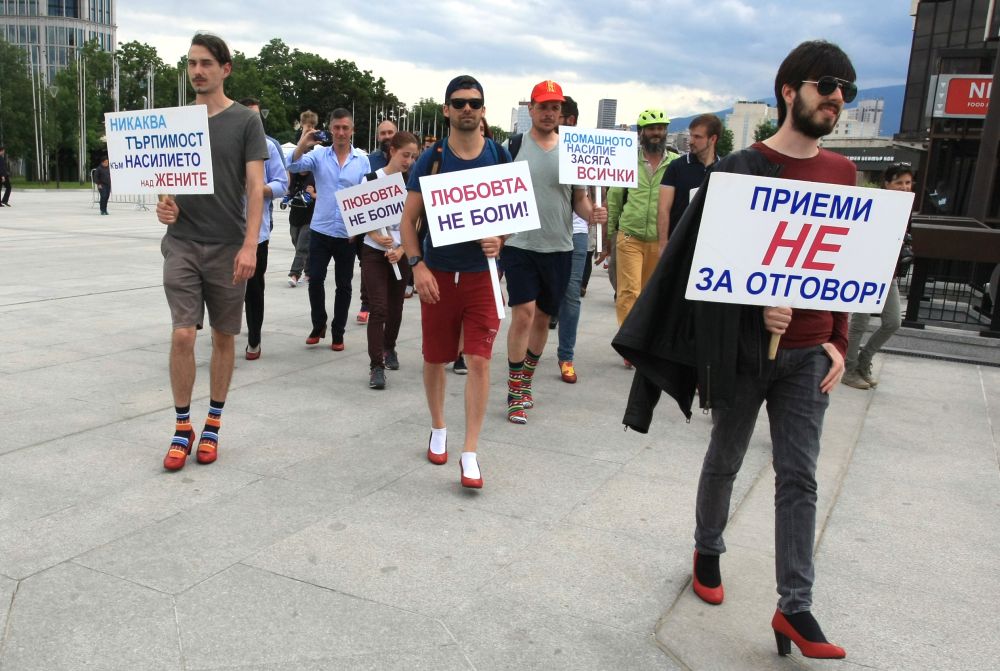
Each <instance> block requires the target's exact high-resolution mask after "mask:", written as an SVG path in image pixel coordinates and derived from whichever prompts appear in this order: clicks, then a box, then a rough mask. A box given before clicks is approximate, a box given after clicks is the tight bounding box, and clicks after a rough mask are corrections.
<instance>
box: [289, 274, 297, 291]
mask: <svg viewBox="0 0 1000 671" xmlns="http://www.w3.org/2000/svg"><path fill="white" fill-rule="evenodd" d="M297 284H298V279H297V278H296V277H295V276H294V275H289V276H288V286H289V287H291V288H292V289H294V288H295V286H296V285H297Z"/></svg>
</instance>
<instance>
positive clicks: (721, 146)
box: [715, 128, 734, 156]
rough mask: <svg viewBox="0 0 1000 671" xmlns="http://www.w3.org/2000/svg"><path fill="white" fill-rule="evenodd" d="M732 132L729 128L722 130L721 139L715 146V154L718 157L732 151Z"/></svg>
mask: <svg viewBox="0 0 1000 671" xmlns="http://www.w3.org/2000/svg"><path fill="white" fill-rule="evenodd" d="M733 140H734V138H733V131H732V130H730V129H729V128H723V129H722V137H720V138H719V141H718V142H717V143H716V145H715V153H716V154H718V155H719V156H725V155H726V154H730V153H732V151H733Z"/></svg>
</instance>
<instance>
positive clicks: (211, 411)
mask: <svg viewBox="0 0 1000 671" xmlns="http://www.w3.org/2000/svg"><path fill="white" fill-rule="evenodd" d="M225 404H226V402H225V401H209V403H208V419H206V420H205V428H204V429H202V430H201V439H202V440H203V441H210V442H212V443H214V444H215V445H218V444H219V429H221V428H222V406H224V405H225Z"/></svg>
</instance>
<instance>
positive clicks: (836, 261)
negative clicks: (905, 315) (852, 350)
mask: <svg viewBox="0 0 1000 671" xmlns="http://www.w3.org/2000/svg"><path fill="white" fill-rule="evenodd" d="M912 206H913V194H912V193H906V192H902V191H889V190H883V189H865V188H860V187H850V186H839V185H834V184H820V183H815V182H800V181H797V180H787V179H774V178H770V177H756V176H753V175H736V174H733V173H725V172H718V173H713V174H712V176H711V178H710V179H709V182H708V191H707V192H706V194H705V209H704V212H703V214H702V218H701V228H700V230H699V232H698V241H697V244H696V246H695V252H694V259H693V261H692V264H691V275H690V276H689V277H688V285H687V292H686V293H685V297H686V298H688V299H689V300H699V301H712V302H717V303H739V304H744V305H763V306H776V307H791V308H809V309H814V310H833V311H838V312H868V313H872V314H874V313H880V312H881V311H882V307H883V305H884V300H885V296H886V293H887V291H888V289H889V282H891V281H892V277H893V273H894V271H895V268H896V261H897V260H898V258H899V249H900V247H901V246H902V244H903V236H904V234H905V233H906V225H907V222H908V221H909V217H910V210H911V208H912Z"/></svg>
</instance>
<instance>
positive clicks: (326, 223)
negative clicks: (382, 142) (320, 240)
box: [288, 147, 372, 238]
mask: <svg viewBox="0 0 1000 671" xmlns="http://www.w3.org/2000/svg"><path fill="white" fill-rule="evenodd" d="M288 171H289V172H311V173H312V174H313V179H315V180H316V210H315V211H314V212H313V218H312V223H311V224H309V229H310V230H313V231H316V232H318V233H322V234H323V235H329V236H331V237H334V238H347V237H350V236H348V235H347V227H346V226H344V218H343V217H342V216H341V214H340V207H339V206H338V205H337V198H336V196H335V195H334V194H336V193H337V192H338V191H340V190H341V189H345V188H347V187H349V186H357V185H358V184H361V182H363V181H364V180H365V175H367V174H368V173H370V172H371V171H372V170H371V166H370V165H369V163H368V156H367V155H365V153H364V152H363V151H361V150H360V149H357V148H355V147H351V153H350V154H349V155H348V157H347V161H346V162H345V163H344V165H343V166H341V165H340V162H339V161H338V160H337V155H336V154H335V153H334V151H333V147H320V148H317V149H314V150H313V151H311V152H309V153H308V154H303V155H302V156H300V157H299V160H298V161H292V162H291V163H289V164H288Z"/></svg>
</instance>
